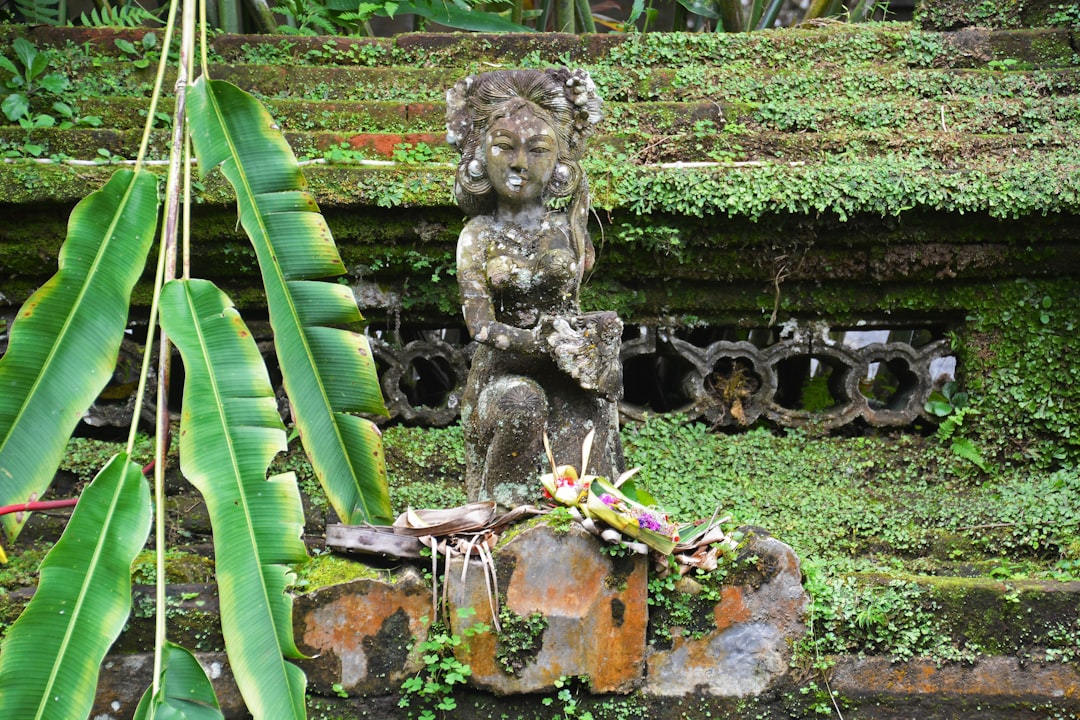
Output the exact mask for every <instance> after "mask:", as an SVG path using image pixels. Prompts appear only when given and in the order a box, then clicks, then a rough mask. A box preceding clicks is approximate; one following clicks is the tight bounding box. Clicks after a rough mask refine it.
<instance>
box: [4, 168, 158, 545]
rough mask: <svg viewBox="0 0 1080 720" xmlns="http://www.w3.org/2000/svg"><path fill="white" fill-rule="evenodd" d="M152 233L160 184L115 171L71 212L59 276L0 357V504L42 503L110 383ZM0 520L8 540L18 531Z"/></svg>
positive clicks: (23, 312)
mask: <svg viewBox="0 0 1080 720" xmlns="http://www.w3.org/2000/svg"><path fill="white" fill-rule="evenodd" d="M156 226H157V179H156V178H155V177H154V176H153V175H152V174H150V173H148V172H140V173H139V174H135V173H133V172H132V171H130V170H119V171H117V172H116V173H115V174H114V175H113V176H112V178H111V179H110V180H109V182H108V183H106V184H105V186H104V187H102V188H101V189H100V190H98V191H97V192H94V193H92V194H90V195H89V196H87V197H86V198H84V199H83V200H82V202H80V203H79V204H78V205H76V206H75V209H74V210H73V211H72V213H71V218H70V219H69V221H68V235H67V241H66V242H65V243H64V245H63V247H62V248H61V249H60V258H59V269H58V271H57V273H56V274H55V275H53V276H52V278H50V279H49V281H48V282H46V283H45V284H44V285H43V286H42V287H41V288H39V289H38V290H37V292H35V293H34V294H33V295H31V296H30V299H28V300H27V301H26V304H25V305H23V307H22V308H21V309H20V310H19V314H18V316H17V317H16V320H15V322H14V323H12V326H11V336H10V338H9V343H8V350H7V353H6V354H5V355H4V356H3V358H0V505H8V504H15V503H22V502H27V501H30V500H34V499H37V498H40V497H41V496H42V494H44V492H45V490H47V489H48V487H49V483H51V482H52V478H53V475H54V474H55V473H56V468H57V467H58V466H59V465H60V460H61V458H62V457H63V454H64V449H65V448H66V447H67V440H68V438H69V437H70V436H71V432H72V430H74V429H75V425H76V424H77V423H78V422H79V418H81V417H82V415H83V413H85V412H86V409H87V408H88V407H90V403H92V402H93V401H94V398H96V397H97V395H98V393H99V392H101V390H102V389H103V388H104V387H105V385H106V384H107V383H108V382H109V378H110V377H111V376H112V373H113V370H114V368H115V367H116V355H117V352H118V351H119V349H120V341H121V340H122V339H123V336H124V325H125V323H126V322H127V316H128V305H129V302H130V296H131V291H132V288H133V287H134V286H135V282H136V280H138V278H139V275H140V274H141V273H142V270H143V267H144V265H145V264H146V254H147V252H149V250H150V243H151V242H152V241H153V239H154V230H155V228H156ZM22 515H23V517H22V518H18V517H16V515H14V514H9V515H4V516H3V518H2V520H3V523H4V529H5V530H6V531H7V534H8V538H9V539H12V540H13V539H14V538H15V536H16V535H18V533H19V530H21V529H22V525H23V523H25V513H23V514H22Z"/></svg>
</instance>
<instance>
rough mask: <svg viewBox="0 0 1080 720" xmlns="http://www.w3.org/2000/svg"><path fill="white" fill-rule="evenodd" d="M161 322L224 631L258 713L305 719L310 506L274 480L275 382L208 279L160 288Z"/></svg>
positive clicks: (289, 479)
mask: <svg viewBox="0 0 1080 720" xmlns="http://www.w3.org/2000/svg"><path fill="white" fill-rule="evenodd" d="M161 325H162V328H163V329H164V331H165V332H166V333H167V334H168V335H169V338H170V339H171V340H172V341H173V342H174V343H175V344H176V347H177V348H178V349H179V351H180V355H181V357H182V358H183V360H184V373H185V383H184V397H183V406H182V411H181V422H180V469H181V470H182V471H183V473H184V476H185V477H186V478H187V479H188V480H189V481H190V482H191V483H192V484H193V485H194V486H195V487H196V488H197V489H198V490H199V492H200V493H202V495H203V498H204V499H205V500H206V506H207V510H208V512H209V514H210V521H211V523H212V524H213V528H214V549H215V557H216V573H217V582H218V596H219V602H220V608H221V629H222V634H223V635H224V637H225V648H226V650H227V651H228V654H229V665H230V666H231V668H232V671H233V674H234V675H235V677H236V684H237V686H238V687H239V688H240V692H241V694H242V695H243V697H244V700H245V702H246V703H247V705H248V709H249V711H250V712H251V713H252V715H253V716H254V717H255V718H257V719H259V718H268V719H269V720H285V718H303V717H305V708H304V689H305V686H306V682H307V680H306V678H305V676H304V673H303V671H301V670H300V668H298V667H296V666H295V665H293V664H291V663H289V662H286V661H285V660H284V659H283V657H282V655H285V656H288V657H303V655H302V654H301V653H300V652H299V650H297V649H296V646H295V644H294V642H293V635H292V598H291V597H290V596H289V595H287V594H286V593H285V588H286V587H287V585H288V584H289V581H290V579H291V572H290V571H289V568H288V567H287V566H286V564H287V563H296V562H301V561H303V560H305V559H306V558H307V552H306V550H305V548H304V544H303V541H302V540H301V533H302V531H303V522H304V517H303V509H302V507H301V504H300V493H299V490H298V489H297V487H296V477H295V475H293V474H292V473H288V474H285V475H278V476H275V477H273V478H270V479H269V480H267V479H266V470H267V467H268V466H269V464H270V462H271V460H273V458H274V455H276V454H277V453H278V452H282V451H284V450H285V449H286V435H285V428H284V426H283V425H282V423H281V419H280V417H279V416H278V414H277V404H276V402H275V399H274V391H273V388H272V387H271V385H270V378H269V375H268V374H267V372H266V367H265V365H264V364H263V361H262V357H261V356H260V355H259V351H258V348H257V347H256V345H255V341H254V339H253V338H252V336H251V333H250V332H249V331H248V329H247V328H246V327H245V326H244V323H243V321H242V320H241V319H240V315H239V314H238V313H237V312H236V310H235V308H233V307H232V305H231V303H230V302H229V300H228V298H227V297H226V296H225V295H224V294H223V293H222V292H221V291H220V290H218V289H217V288H216V287H215V286H214V285H213V283H210V282H208V281H205V280H190V281H174V282H170V283H168V284H167V285H166V286H165V288H164V290H163V291H162V298H161Z"/></svg>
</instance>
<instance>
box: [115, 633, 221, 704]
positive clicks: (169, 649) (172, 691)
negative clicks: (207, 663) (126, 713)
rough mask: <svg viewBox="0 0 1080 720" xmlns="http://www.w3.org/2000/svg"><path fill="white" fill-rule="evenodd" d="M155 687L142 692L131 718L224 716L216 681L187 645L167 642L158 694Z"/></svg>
mask: <svg viewBox="0 0 1080 720" xmlns="http://www.w3.org/2000/svg"><path fill="white" fill-rule="evenodd" d="M152 689H153V688H148V689H147V691H146V692H145V693H143V696H142V699H141V700H140V701H139V706H138V707H137V708H135V714H134V715H133V716H132V720H150V718H152V719H153V720H224V717H225V716H224V715H222V714H221V706H220V705H218V701H217V696H216V695H214V687H213V685H211V684H210V680H209V678H207V677H206V673H205V672H203V669H202V666H201V665H199V661H198V660H196V659H195V656H194V655H192V654H191V652H189V651H188V650H187V649H186V648H183V647H180V646H179V645H176V644H174V643H166V644H165V658H164V664H163V667H162V670H161V684H160V685H159V690H158V695H157V696H154V695H152V694H151V690H152Z"/></svg>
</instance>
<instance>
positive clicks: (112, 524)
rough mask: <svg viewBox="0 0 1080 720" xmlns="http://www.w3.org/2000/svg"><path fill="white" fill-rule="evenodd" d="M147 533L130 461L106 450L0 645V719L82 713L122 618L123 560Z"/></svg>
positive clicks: (126, 565)
mask: <svg viewBox="0 0 1080 720" xmlns="http://www.w3.org/2000/svg"><path fill="white" fill-rule="evenodd" d="M149 532H150V490H149V488H148V487H147V483H146V480H145V479H144V478H143V476H142V471H141V470H140V468H139V466H138V465H136V464H134V463H132V462H130V461H129V460H128V459H127V456H126V455H125V454H123V453H121V454H120V455H117V456H116V457H114V458H113V459H112V460H111V461H110V462H109V464H108V465H106V466H105V469H103V470H102V471H101V472H100V473H99V474H98V476H97V477H96V478H94V481H93V482H92V483H90V485H88V486H87V487H86V490H84V491H83V494H82V497H81V498H80V499H79V504H78V506H77V507H76V508H75V511H74V512H73V513H72V515H71V520H70V521H69V522H68V526H67V529H66V530H65V531H64V534H63V536H62V537H61V538H60V540H59V541H58V542H57V543H56V545H55V546H53V549H52V550H50V551H49V554H48V556H46V558H45V560H44V561H43V562H42V563H41V576H40V581H39V583H38V589H37V592H36V593H35V594H34V598H33V599H32V600H31V601H30V604H29V605H27V607H26V610H25V611H23V614H22V615H20V616H19V619H18V620H17V621H16V622H15V624H14V625H13V626H12V628H11V630H10V632H8V635H7V637H6V638H5V639H4V644H3V648H2V649H0V717H2V718H19V720H66V719H67V718H71V720H82V719H83V718H86V717H87V716H88V715H89V714H90V708H91V706H92V705H93V702H94V692H95V690H96V689H97V676H98V666H99V665H100V664H101V661H102V659H103V658H104V657H105V653H106V652H107V651H108V649H109V646H110V645H112V643H113V641H114V640H116V637H117V635H119V634H120V631H121V630H122V629H123V627H124V623H125V622H127V617H128V612H129V611H130V609H131V563H132V561H133V560H134V559H135V556H136V555H137V554H138V552H139V550H141V549H142V547H143V543H145V542H146V536H147V535H148V534H149Z"/></svg>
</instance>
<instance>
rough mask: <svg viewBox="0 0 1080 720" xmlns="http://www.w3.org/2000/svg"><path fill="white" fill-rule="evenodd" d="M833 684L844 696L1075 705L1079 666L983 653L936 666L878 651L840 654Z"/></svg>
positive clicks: (1079, 698) (1079, 699) (1078, 705)
mask: <svg viewBox="0 0 1080 720" xmlns="http://www.w3.org/2000/svg"><path fill="white" fill-rule="evenodd" d="M834 660H835V661H836V665H835V667H834V668H833V671H832V680H831V685H832V689H833V690H835V691H836V692H839V693H840V694H841V695H844V696H846V697H848V698H851V699H854V700H859V701H867V700H871V699H879V698H880V699H886V698H889V699H893V700H896V699H902V698H905V697H908V698H912V697H914V696H920V695H944V696H960V697H972V698H981V697H985V698H988V699H990V700H992V701H996V702H1001V701H1004V700H1006V699H1007V700H1008V702H1016V703H1020V702H1043V701H1054V702H1060V701H1063V700H1065V701H1072V703H1073V707H1074V708H1075V709H1076V710H1080V668H1077V667H1074V666H1072V665H1066V664H1059V663H1046V664H1041V663H1034V662H1023V661H1021V660H1020V659H1019V658H1015V657H986V658H982V659H980V660H978V661H977V662H975V663H974V664H972V665H959V664H955V663H950V664H947V665H943V666H939V665H936V664H935V663H933V662H932V661H930V660H910V661H908V662H901V663H897V662H892V661H891V660H889V659H888V658H883V657H862V658H856V657H839V658H834Z"/></svg>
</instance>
